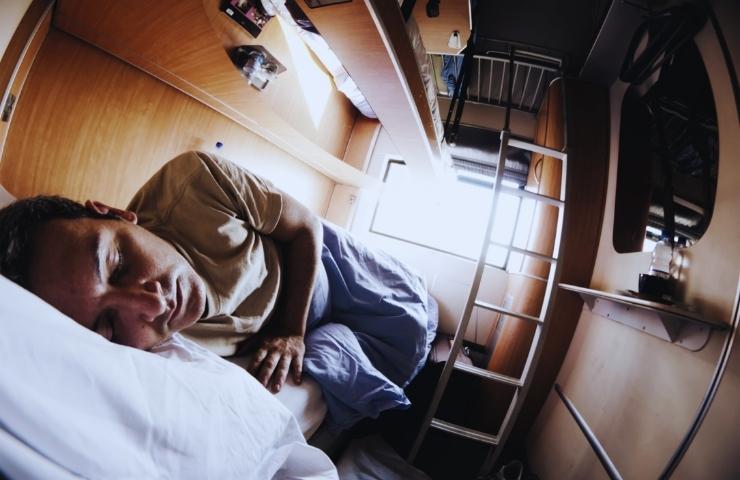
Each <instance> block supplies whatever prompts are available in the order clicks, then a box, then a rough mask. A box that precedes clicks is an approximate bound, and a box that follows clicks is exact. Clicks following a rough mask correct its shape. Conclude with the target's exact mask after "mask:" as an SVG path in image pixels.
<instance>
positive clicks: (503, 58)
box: [475, 50, 560, 73]
mask: <svg viewBox="0 0 740 480" xmlns="http://www.w3.org/2000/svg"><path fill="white" fill-rule="evenodd" d="M489 52H491V50H489ZM517 52H518V53H517V54H518V55H521V54H522V52H521V50H517ZM475 58H485V59H492V60H497V61H500V62H501V61H506V62H508V61H509V54H508V53H507V54H503V53H502V54H501V55H489V54H488V53H486V55H475ZM514 63H515V64H517V65H521V66H522V67H533V68H543V69H545V70H547V71H549V72H553V73H558V72H559V71H560V70H559V68H555V67H550V66H547V65H542V64H541V63H533V62H528V61H526V60H522V59H517V58H514Z"/></svg>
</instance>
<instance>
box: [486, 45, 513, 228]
mask: <svg viewBox="0 0 740 480" xmlns="http://www.w3.org/2000/svg"><path fill="white" fill-rule="evenodd" d="M513 65H514V50H511V51H510V52H509V81H508V84H509V88H508V93H507V94H506V116H505V117H504V130H509V120H510V118H511V96H512V92H513V91H514V90H513V89H514V82H516V74H514V80H513V81H512V77H511V69H512V66H513ZM518 68H519V67H517V69H518ZM489 238H490V237H489Z"/></svg>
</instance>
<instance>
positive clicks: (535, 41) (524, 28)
mask: <svg viewBox="0 0 740 480" xmlns="http://www.w3.org/2000/svg"><path fill="white" fill-rule="evenodd" d="M610 4H611V0H480V1H479V2H478V11H477V13H476V15H475V19H476V22H477V27H478V33H479V35H480V36H482V37H486V38H491V39H495V40H503V41H507V42H515V43H518V44H524V45H529V46H533V47H537V48H538V49H542V50H543V51H548V52H552V53H554V54H559V55H562V56H564V57H565V61H566V73H568V74H572V75H576V74H578V72H579V71H580V69H581V67H582V66H583V63H584V61H585V60H586V57H587V56H588V52H589V50H590V49H591V45H592V44H593V42H594V39H595V38H596V35H597V33H598V32H599V28H600V27H601V23H602V22H603V20H604V17H605V15H606V12H607V10H608V8H609V5H610ZM486 48H487V47H486V45H485V42H479V48H478V51H479V52H481V53H484V51H485V50H486Z"/></svg>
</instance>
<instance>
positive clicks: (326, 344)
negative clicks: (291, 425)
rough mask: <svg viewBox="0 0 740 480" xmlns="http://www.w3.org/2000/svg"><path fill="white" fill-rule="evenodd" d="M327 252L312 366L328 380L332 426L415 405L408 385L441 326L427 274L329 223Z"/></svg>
mask: <svg viewBox="0 0 740 480" xmlns="http://www.w3.org/2000/svg"><path fill="white" fill-rule="evenodd" d="M321 260H322V264H323V269H320V272H319V278H318V279H317V282H316V287H315V290H314V296H313V299H312V302H311V308H310V312H309V318H308V323H307V334H306V355H305V358H304V371H305V372H306V373H308V374H309V375H311V376H312V377H313V378H315V379H316V381H317V382H318V383H319V385H320V386H321V389H322V391H323V394H324V398H325V400H326V403H327V405H328V409H329V426H330V427H333V428H335V429H344V428H348V427H350V426H352V425H353V424H355V423H356V422H357V421H359V420H360V419H362V418H365V417H371V418H376V417H377V416H378V414H380V412H382V411H383V410H388V409H391V408H407V407H408V406H409V405H410V402H409V400H408V398H406V395H405V394H404V392H403V388H404V387H405V386H406V385H408V383H409V382H410V381H411V379H412V378H413V377H414V376H415V375H416V374H417V373H418V371H419V370H420V369H421V367H422V366H423V364H424V361H425V359H426V356H427V354H428V353H429V349H430V347H431V343H432V340H433V339H434V335H435V331H436V328H437V305H436V304H435V303H434V300H433V299H432V298H431V297H430V296H429V295H428V293H427V289H426V285H425V284H424V280H423V279H422V278H421V277H420V276H419V275H418V274H416V273H415V272H413V271H412V270H410V269H409V268H408V267H407V266H405V265H404V264H402V263H401V262H399V261H398V260H396V259H395V258H393V257H391V256H389V255H387V254H385V253H383V252H381V251H377V250H370V249H368V248H367V247H365V246H364V245H362V244H361V243H359V242H358V241H357V240H356V239H354V238H353V237H352V236H350V235H349V234H348V233H347V232H345V231H343V230H340V229H338V228H337V227H335V226H333V225H330V224H327V223H324V246H323V251H322V255H321Z"/></svg>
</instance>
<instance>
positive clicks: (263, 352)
mask: <svg viewBox="0 0 740 480" xmlns="http://www.w3.org/2000/svg"><path fill="white" fill-rule="evenodd" d="M267 353H268V351H267V349H266V348H264V347H262V348H260V349H259V350H257V351H256V352H254V355H252V360H251V361H250V362H249V367H247V371H249V373H251V374H252V375H254V374H255V373H257V368H258V367H259V366H260V364H261V363H262V361H263V360H264V359H265V358H266V357H267Z"/></svg>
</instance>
